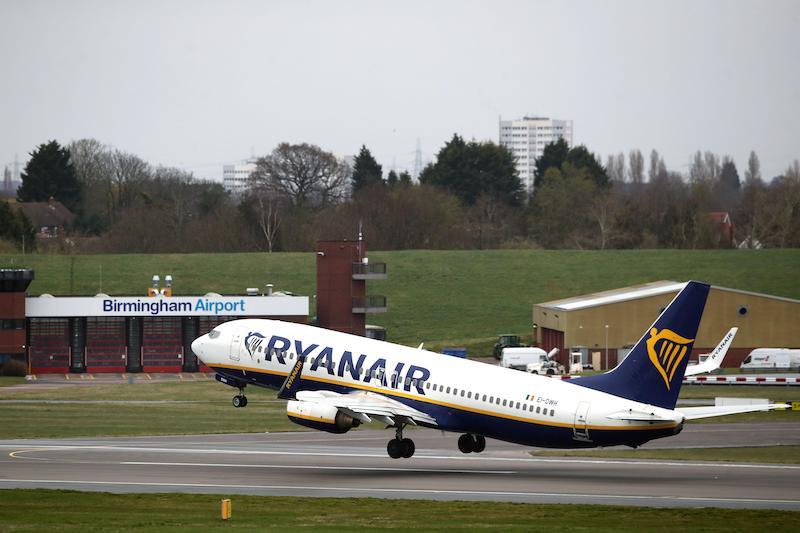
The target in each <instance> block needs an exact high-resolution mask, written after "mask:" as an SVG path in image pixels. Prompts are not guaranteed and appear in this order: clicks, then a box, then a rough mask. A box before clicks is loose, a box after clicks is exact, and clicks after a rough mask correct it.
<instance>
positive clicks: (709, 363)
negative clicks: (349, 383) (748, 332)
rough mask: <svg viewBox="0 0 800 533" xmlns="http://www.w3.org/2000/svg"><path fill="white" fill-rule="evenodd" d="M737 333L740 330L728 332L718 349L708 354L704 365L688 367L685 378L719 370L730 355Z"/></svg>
mask: <svg viewBox="0 0 800 533" xmlns="http://www.w3.org/2000/svg"><path fill="white" fill-rule="evenodd" d="M737 331H739V328H731V329H730V331H728V333H727V334H726V335H725V336H724V337H722V340H721V341H719V344H717V347H716V348H714V349H713V350H712V351H711V353H710V354H708V359H706V360H705V361H703V362H702V363H698V364H696V365H689V366H687V367H686V372H685V373H684V376H694V375H695V374H705V373H707V372H713V371H714V370H716V369H718V368H719V367H720V365H721V364H722V360H723V359H724V358H725V354H727V353H728V348H730V347H731V344H733V338H734V337H735V336H736V332H737Z"/></svg>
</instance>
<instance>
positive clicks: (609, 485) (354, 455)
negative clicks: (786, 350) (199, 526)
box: [0, 423, 800, 510]
mask: <svg viewBox="0 0 800 533" xmlns="http://www.w3.org/2000/svg"><path fill="white" fill-rule="evenodd" d="M406 434H407V436H410V437H412V438H413V439H414V440H415V442H416V444H417V454H416V455H415V456H414V457H413V458H412V459H398V460H392V459H389V458H388V457H387V456H386V451H385V445H386V441H387V440H388V438H389V437H390V436H391V432H389V431H379V430H364V431H353V432H350V433H348V434H346V435H328V434H325V433H318V432H313V433H312V432H308V433H306V432H292V433H272V434H255V433H253V434H236V435H194V436H168V437H121V438H98V439H52V440H12V441H0V488H16V487H24V488H31V487H43V488H60V489H76V490H93V491H109V492H194V493H220V494H258V495H293V496H311V497H321V496H338V497H365V496H371V497H379V498H422V499H436V500H497V501H514V502H532V503H592V504H619V505H642V506H651V507H653V506H656V507H660V506H665V507H703V506H714V507H731V508H771V509H792V510H800V465H764V464H723V463H703V462H693V463H684V462H676V461H661V460H638V461H637V460H621V459H594V458H564V459H561V458H549V457H548V458H544V457H531V456H530V455H529V454H528V453H527V451H528V450H529V449H528V448H524V447H521V446H516V445H512V444H507V443H502V442H497V441H492V440H490V441H489V442H488V446H487V450H486V452H484V453H482V454H479V455H475V454H470V455H462V454H460V453H459V452H458V451H457V449H456V442H455V441H456V437H457V435H454V434H446V435H442V434H441V433H440V432H437V431H432V430H415V431H407V432H406ZM720 444H724V445H728V446H749V445H772V444H800V425H797V424H772V423H764V424H747V425H745V424H702V425H690V426H687V428H686V429H685V430H684V432H683V433H681V434H680V435H678V436H677V437H673V438H671V439H662V440H661V441H655V442H654V443H651V444H650V445H647V446H646V447H650V448H655V447H657V446H658V447H704V446H712V445H717V446H718V445H720Z"/></svg>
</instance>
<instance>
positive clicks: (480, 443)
mask: <svg viewBox="0 0 800 533" xmlns="http://www.w3.org/2000/svg"><path fill="white" fill-rule="evenodd" d="M485 449H486V437H484V436H483V435H475V448H474V449H473V450H472V451H473V452H475V453H481V452H482V451H483V450H485Z"/></svg>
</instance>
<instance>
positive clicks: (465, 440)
mask: <svg viewBox="0 0 800 533" xmlns="http://www.w3.org/2000/svg"><path fill="white" fill-rule="evenodd" d="M458 449H459V450H460V451H461V453H473V452H474V453H481V452H482V451H483V450H485V449H486V438H485V437H484V436H483V435H473V434H472V433H464V434H463V435H461V436H460V437H458Z"/></svg>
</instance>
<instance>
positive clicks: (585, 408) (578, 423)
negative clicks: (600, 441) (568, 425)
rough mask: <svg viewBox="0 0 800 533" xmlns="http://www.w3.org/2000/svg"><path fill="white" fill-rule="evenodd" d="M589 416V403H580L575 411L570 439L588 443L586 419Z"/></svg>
mask: <svg viewBox="0 0 800 533" xmlns="http://www.w3.org/2000/svg"><path fill="white" fill-rule="evenodd" d="M588 414H589V402H581V403H579V404H578V408H577V409H576V410H575V422H574V424H573V426H572V438H573V439H575V440H580V441H584V442H589V441H591V439H590V438H589V429H588V428H587V425H586V419H587V416H588Z"/></svg>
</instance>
